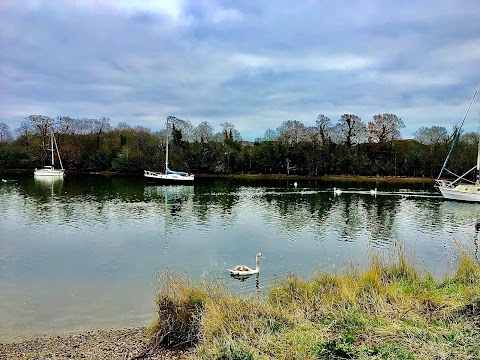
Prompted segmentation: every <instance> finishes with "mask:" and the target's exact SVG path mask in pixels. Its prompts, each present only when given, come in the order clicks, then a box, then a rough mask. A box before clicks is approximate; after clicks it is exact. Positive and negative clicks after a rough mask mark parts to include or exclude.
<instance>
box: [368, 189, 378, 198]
mask: <svg viewBox="0 0 480 360" xmlns="http://www.w3.org/2000/svg"><path fill="white" fill-rule="evenodd" d="M370 194H372V195H374V196H377V188H375V190H370Z"/></svg>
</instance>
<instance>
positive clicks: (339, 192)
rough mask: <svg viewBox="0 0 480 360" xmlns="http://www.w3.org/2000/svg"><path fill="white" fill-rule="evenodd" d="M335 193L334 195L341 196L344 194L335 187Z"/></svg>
mask: <svg viewBox="0 0 480 360" xmlns="http://www.w3.org/2000/svg"><path fill="white" fill-rule="evenodd" d="M333 193H334V194H335V195H340V194H341V193H342V190H340V189H337V188H336V187H334V188H333Z"/></svg>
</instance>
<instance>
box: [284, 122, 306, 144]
mask: <svg viewBox="0 0 480 360" xmlns="http://www.w3.org/2000/svg"><path fill="white" fill-rule="evenodd" d="M277 132H278V140H280V141H283V142H285V143H287V144H288V145H289V146H293V145H294V144H298V143H300V142H302V141H308V140H310V138H311V135H310V131H309V130H308V129H307V128H306V127H305V125H304V124H303V123H301V122H300V121H298V120H287V121H284V122H283V123H282V125H280V126H279V127H278V128H277Z"/></svg>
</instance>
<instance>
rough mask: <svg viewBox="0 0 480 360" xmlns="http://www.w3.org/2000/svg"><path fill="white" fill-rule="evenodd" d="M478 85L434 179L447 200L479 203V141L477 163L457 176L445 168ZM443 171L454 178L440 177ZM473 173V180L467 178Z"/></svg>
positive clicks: (479, 144)
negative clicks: (440, 168)
mask: <svg viewBox="0 0 480 360" xmlns="http://www.w3.org/2000/svg"><path fill="white" fill-rule="evenodd" d="M479 87H480V84H479V85H478V86H477V88H476V89H475V92H474V93H473V97H472V100H471V101H470V105H469V106H468V109H467V112H466V113H465V116H464V118H463V121H462V124H461V125H460V127H459V128H458V131H457V133H456V135H455V138H454V140H453V142H452V146H451V147H450V151H449V152H448V155H447V157H446V159H445V162H444V164H443V167H442V170H441V171H440V174H439V175H438V177H437V179H436V180H435V187H436V188H437V189H438V190H439V191H440V193H441V194H442V195H443V197H444V198H445V199H447V200H456V201H466V202H474V203H480V141H479V143H478V149H477V164H476V165H475V166H474V167H472V168H471V169H470V170H468V171H467V172H466V173H464V174H463V175H461V176H458V175H457V174H455V173H453V172H452V171H450V170H448V169H447V168H446V166H447V163H448V160H449V158H450V155H451V153H452V150H453V148H454V146H455V144H456V142H457V140H458V138H459V136H460V133H461V129H462V127H463V124H464V123H465V119H466V118H467V115H468V113H469V112H470V109H471V107H472V104H473V101H474V100H475V97H476V95H477V92H478V89H479ZM444 171H447V172H448V173H450V174H451V175H452V176H454V177H455V179H454V180H445V179H441V176H442V174H443V172H444ZM473 173H475V177H474V180H469V179H468V177H467V175H469V174H473Z"/></svg>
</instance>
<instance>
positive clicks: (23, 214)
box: [0, 174, 480, 341]
mask: <svg viewBox="0 0 480 360" xmlns="http://www.w3.org/2000/svg"><path fill="white" fill-rule="evenodd" d="M2 177H3V178H4V179H5V180H7V181H6V182H4V181H2V182H1V183H0V215H1V216H0V319H1V321H0V341H1V340H8V339H15V338H28V337H32V336H38V335H43V334H58V333H63V332H77V331H86V330H93V329H98V328H102V329H105V328H112V327H115V328H120V327H127V326H139V325H147V324H149V323H150V322H151V321H152V320H153V319H154V317H155V309H154V298H155V290H156V286H157V285H156V284H157V280H156V279H157V274H159V273H161V272H163V271H165V270H167V269H168V270H169V271H171V272H174V273H183V274H187V275H188V276H191V277H193V278H194V279H200V278H202V279H206V280H207V281H209V280H210V279H211V281H217V282H220V283H222V284H225V285H226V286H227V287H229V288H230V289H231V290H232V291H234V292H238V293H240V294H241V295H242V294H250V293H253V292H261V291H265V290H266V289H268V288H269V287H270V286H271V285H272V284H274V283H275V282H277V281H279V280H280V279H282V278H283V277H285V276H286V275H287V274H289V273H295V274H298V275H300V276H302V277H305V278H308V277H309V276H311V275H312V274H313V273H314V271H316V270H320V271H325V272H334V271H341V269H342V268H344V267H345V266H346V265H347V264H350V263H353V264H355V265H358V266H359V267H362V266H365V265H366V264H367V263H368V259H369V254H371V253H372V252H378V253H380V254H382V255H385V256H388V254H390V253H391V252H392V251H393V250H394V249H395V244H402V245H403V246H404V248H405V249H406V252H407V254H408V256H409V257H411V258H412V261H413V262H415V264H416V265H417V266H418V268H419V269H421V270H425V271H428V272H430V273H432V274H433V275H434V276H436V277H442V276H444V275H445V274H451V273H452V272H453V271H454V270H455V268H456V264H457V250H456V249H457V245H458V244H461V245H462V246H464V247H466V248H467V249H468V251H470V252H471V254H472V256H474V257H475V258H477V259H478V256H479V252H478V231H477V230H476V227H475V225H476V224H477V222H479V220H480V205H477V204H465V203H456V202H450V201H444V200H443V199H442V198H441V197H440V196H439V194H438V193H437V192H436V191H435V190H434V189H433V187H432V184H431V183H420V184H408V183H403V184H400V183H399V184H384V183H377V184H375V183H359V182H334V181H329V182H325V181H323V182H322V181H299V180H297V182H298V185H297V187H295V186H294V184H293V181H286V180H282V181H280V180H278V181H273V180H272V181H266V180H242V181H240V180H232V179H230V180H229V179H198V181H196V183H195V186H186V187H185V186H158V185H152V184H149V183H148V182H146V181H145V180H144V179H141V178H128V177H113V176H112V177H107V176H100V175H82V176H73V175H71V176H67V177H66V178H65V179H64V180H60V181H54V182H52V181H45V180H44V181H39V180H36V179H34V178H33V176H20V175H6V174H2ZM334 187H336V188H340V189H342V194H340V195H338V196H335V195H334V193H333V188H334ZM374 187H377V188H378V190H377V195H376V196H373V195H371V194H370V190H371V189H372V188H374ZM257 252H262V253H263V254H264V256H265V258H264V259H262V262H261V268H262V269H261V273H260V276H259V277H258V278H255V277H252V278H249V279H247V280H246V281H238V280H237V279H233V278H230V277H229V275H228V272H227V269H228V268H230V267H232V266H234V265H237V264H238V263H244V264H246V265H249V266H251V267H254V265H255V254H256V253H257Z"/></svg>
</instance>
